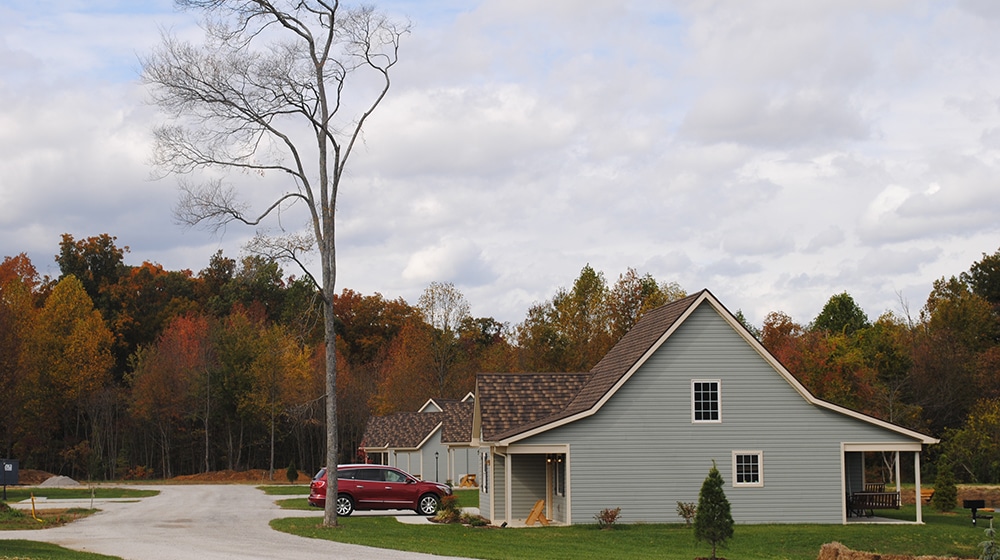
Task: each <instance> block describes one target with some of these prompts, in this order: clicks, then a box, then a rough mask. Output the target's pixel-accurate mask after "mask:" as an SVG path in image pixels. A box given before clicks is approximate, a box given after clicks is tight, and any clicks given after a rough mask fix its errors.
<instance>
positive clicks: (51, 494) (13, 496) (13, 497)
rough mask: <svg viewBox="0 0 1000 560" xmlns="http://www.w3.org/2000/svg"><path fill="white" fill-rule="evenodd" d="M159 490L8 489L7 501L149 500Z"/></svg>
mask: <svg viewBox="0 0 1000 560" xmlns="http://www.w3.org/2000/svg"><path fill="white" fill-rule="evenodd" d="M159 493H160V492H159V490H138V489H136V488H110V487H109V488H103V487H94V488H87V487H85V486H81V487H74V488H42V487H37V486H36V487H34V488H8V489H7V501H8V502H20V501H22V500H27V499H29V498H31V496H32V495H33V496H35V497H36V498H48V499H50V500H86V499H89V498H92V497H93V498H97V499H111V498H136V499H138V498H148V497H150V496H155V495H157V494H159Z"/></svg>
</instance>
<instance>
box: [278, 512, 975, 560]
mask: <svg viewBox="0 0 1000 560" xmlns="http://www.w3.org/2000/svg"><path fill="white" fill-rule="evenodd" d="M883 513H884V512H881V511H880V512H879V514H880V515H881V514H883ZM898 515H899V516H900V517H901V518H903V519H906V518H907V517H906V516H907V515H909V517H908V519H913V508H912V506H911V507H910V509H909V511H907V509H906V508H904V509H903V510H902V511H900V512H898ZM924 520H925V522H926V524H925V525H848V526H843V525H737V526H736V530H735V535H734V537H733V539H732V541H731V542H730V543H729V546H728V547H727V548H726V549H724V550H722V551H721V552H720V556H725V557H728V558H739V559H741V560H754V559H759V560H780V559H789V560H793V559H794V560H806V559H808V560H813V559H815V558H816V556H817V554H818V553H819V549H820V546H822V545H823V544H824V543H828V542H833V541H838V542H841V543H843V544H844V545H846V546H848V547H850V548H852V549H855V550H864V551H869V552H877V553H881V554H886V553H895V554H912V555H939V556H958V557H962V558H975V557H978V555H979V554H978V553H979V549H978V544H979V542H981V541H982V540H983V539H984V538H985V535H984V533H983V528H984V527H973V526H972V523H971V520H970V518H969V516H968V515H967V512H966V511H965V510H961V509H959V510H956V512H955V513H951V514H939V513H936V512H928V511H926V510H925V511H924ZM271 526H272V527H274V528H275V529H277V530H279V531H285V532H288V533H292V534H295V535H300V536H306V537H312V538H320V539H327V540H333V541H338V542H344V543H352V544H361V545H366V546H375V547H381V548H393V549H398V550H409V551H415V552H427V553H434V554H442V555H445V556H465V557H470V558H486V559H493V558H496V559H503V558H567V559H570V558H572V559H577V558H583V559H586V558H595V559H602V560H603V559H606V558H666V559H673V558H677V559H684V560H690V559H691V558H695V557H698V556H707V555H708V553H710V552H711V549H710V547H709V546H708V545H707V544H704V543H698V542H696V541H695V539H694V531H693V530H691V529H689V528H687V527H685V526H684V525H683V524H662V525H661V524H638V525H621V526H616V527H615V528H614V529H612V530H608V531H601V530H599V529H598V528H597V526H596V525H574V526H572V527H544V528H543V527H534V528H528V529H510V528H507V529H498V528H478V529H477V528H470V527H464V526H461V525H405V524H402V523H399V522H397V521H396V520H395V519H394V518H392V517H349V518H341V519H340V527H338V528H336V529H325V528H322V527H320V526H319V520H317V519H316V518H288V519H278V520H274V521H272V522H271Z"/></svg>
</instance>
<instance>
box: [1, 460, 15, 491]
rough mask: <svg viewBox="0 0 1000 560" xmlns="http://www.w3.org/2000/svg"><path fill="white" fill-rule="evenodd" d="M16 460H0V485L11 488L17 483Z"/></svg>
mask: <svg viewBox="0 0 1000 560" xmlns="http://www.w3.org/2000/svg"><path fill="white" fill-rule="evenodd" d="M17 476H18V475H17V459H0V484H2V485H4V486H13V485H15V484H18V481H17Z"/></svg>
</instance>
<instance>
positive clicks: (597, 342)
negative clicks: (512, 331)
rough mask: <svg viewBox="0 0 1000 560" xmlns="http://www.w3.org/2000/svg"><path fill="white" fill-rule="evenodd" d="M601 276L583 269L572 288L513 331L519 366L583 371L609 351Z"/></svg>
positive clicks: (533, 309) (604, 287)
mask: <svg viewBox="0 0 1000 560" xmlns="http://www.w3.org/2000/svg"><path fill="white" fill-rule="evenodd" d="M607 295H608V286H607V282H606V281H605V280H604V274H602V273H600V272H597V271H596V270H594V269H593V268H592V267H591V266H590V265H587V266H584V267H583V269H582V270H581V271H580V276H578V277H577V279H576V280H575V281H574V282H573V287H572V288H570V289H566V288H559V289H558V290H557V291H556V294H555V295H554V296H553V297H552V299H551V300H550V301H547V302H545V303H541V304H535V305H532V306H531V308H529V309H528V316H527V317H526V318H525V320H524V322H522V323H521V324H520V325H518V327H517V341H518V346H519V347H520V348H521V351H522V355H523V356H524V359H523V364H522V365H523V367H524V369H527V370H532V371H587V370H589V369H590V368H591V367H593V366H594V364H596V363H597V362H598V361H599V360H600V359H601V357H602V356H603V355H604V354H605V353H606V352H607V351H608V349H610V348H611V336H610V330H609V329H610V325H609V321H608V313H607V309H608V306H607V301H606V299H607Z"/></svg>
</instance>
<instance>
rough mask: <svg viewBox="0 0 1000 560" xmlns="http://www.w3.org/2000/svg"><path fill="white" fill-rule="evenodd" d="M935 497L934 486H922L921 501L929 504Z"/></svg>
mask: <svg viewBox="0 0 1000 560" xmlns="http://www.w3.org/2000/svg"><path fill="white" fill-rule="evenodd" d="M933 497H934V489H933V488H921V489H920V501H921V502H923V503H925V504H929V503H931V498H933Z"/></svg>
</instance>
